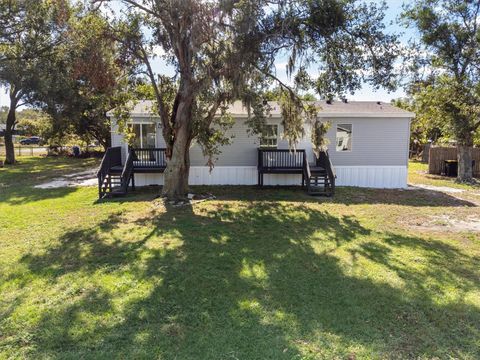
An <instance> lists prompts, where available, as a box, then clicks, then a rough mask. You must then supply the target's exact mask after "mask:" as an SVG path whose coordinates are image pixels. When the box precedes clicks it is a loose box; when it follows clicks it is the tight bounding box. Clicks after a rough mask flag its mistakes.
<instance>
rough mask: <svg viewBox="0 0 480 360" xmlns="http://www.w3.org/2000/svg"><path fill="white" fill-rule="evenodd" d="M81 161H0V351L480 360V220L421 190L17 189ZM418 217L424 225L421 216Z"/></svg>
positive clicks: (68, 355)
mask: <svg viewBox="0 0 480 360" xmlns="http://www.w3.org/2000/svg"><path fill="white" fill-rule="evenodd" d="M94 163H95V161H94V160H75V159H61V158H59V159H39V158H37V159H35V158H24V159H22V164H20V165H19V166H16V167H7V168H4V169H0V249H1V256H0V358H33V359H47V358H65V359H79V358H84V359H98V358H104V359H113V358H146V359H152V358H155V359H323V358H326V359H330V358H339V359H344V358H345V359H346V358H350V359H353V358H357V359H361V358H363V359H370V358H426V359H427V358H428V359H432V358H439V359H444V358H464V359H478V358H480V235H479V233H478V232H477V233H475V232H473V231H468V230H466V231H458V230H452V229H449V228H448V227H445V229H443V228H442V226H441V224H438V223H435V221H433V222H432V219H439V218H440V219H443V218H444V217H446V216H447V217H450V218H454V219H463V220H465V219H468V218H470V217H475V216H476V217H477V218H480V212H479V207H478V206H477V205H476V204H475V203H473V202H471V201H469V200H465V199H461V198H457V197H453V196H450V195H448V194H442V193H433V192H431V191H425V190H403V191H400V190H390V191H389V190H367V189H355V188H339V189H338V191H337V194H336V196H335V197H334V198H333V199H331V198H313V197H309V196H307V195H305V194H304V193H303V192H302V191H301V190H300V189H295V188H292V189H264V190H258V189H256V188H254V187H214V188H208V189H207V188H196V189H194V190H195V191H196V192H203V191H210V192H213V193H214V194H215V195H216V196H217V199H216V200H211V201H205V202H202V203H198V204H196V205H194V206H193V207H190V206H187V207H179V208H173V207H168V208H165V207H164V206H163V205H162V203H161V202H159V201H158V200H155V196H156V194H157V192H158V189H143V190H139V191H137V192H135V193H134V194H130V195H128V196H126V197H124V198H120V199H115V200H109V201H100V202H99V201H97V189H96V188H95V187H87V188H62V189H48V190H41V189H33V188H32V185H34V184H37V183H41V182H44V181H46V179H48V178H51V177H52V176H56V175H59V174H62V173H67V172H75V171H77V170H78V169H80V168H85V167H88V166H92V165H93V164H94ZM426 224H433V225H432V226H431V227H429V226H426Z"/></svg>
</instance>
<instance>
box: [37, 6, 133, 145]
mask: <svg viewBox="0 0 480 360" xmlns="http://www.w3.org/2000/svg"><path fill="white" fill-rule="evenodd" d="M129 69H130V67H129V66H128V64H125V63H123V62H121V61H120V58H119V52H118V44H117V43H116V42H115V41H113V38H112V36H111V33H110V27H109V24H108V22H107V20H106V19H105V17H104V16H102V14H101V13H100V12H98V11H86V9H82V8H80V7H78V8H77V10H76V16H72V17H70V18H69V21H68V26H67V28H66V31H65V34H64V41H63V44H62V46H61V47H60V48H59V49H58V51H57V52H56V56H55V57H54V58H53V60H52V61H51V62H49V63H48V64H47V68H46V69H45V71H43V74H46V75H45V76H43V77H42V82H43V86H42V87H41V89H39V90H38V91H36V92H35V94H34V96H33V98H34V99H35V102H34V105H35V106H37V107H41V108H42V109H43V110H44V111H45V112H47V113H48V114H49V115H50V116H51V119H52V125H53V126H52V133H51V136H52V137H53V138H59V137H60V138H61V137H64V136H66V135H76V136H78V137H80V138H83V139H85V140H86V141H88V140H89V139H95V140H97V141H98V142H99V143H100V144H101V145H102V146H103V147H104V148H105V149H106V148H107V147H109V146H110V121H109V119H108V117H107V112H108V111H110V110H113V109H117V110H118V109H119V108H122V107H123V106H125V104H126V103H127V102H128V101H129V100H130V98H131V94H129V92H128V90H129V88H130V82H131V81H130V80H131V75H132V73H131V72H129ZM52 70H55V71H54V72H53V74H52Z"/></svg>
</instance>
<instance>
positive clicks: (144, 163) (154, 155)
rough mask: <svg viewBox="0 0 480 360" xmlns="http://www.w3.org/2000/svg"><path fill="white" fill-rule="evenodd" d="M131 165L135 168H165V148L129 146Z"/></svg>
mask: <svg viewBox="0 0 480 360" xmlns="http://www.w3.org/2000/svg"><path fill="white" fill-rule="evenodd" d="M130 150H131V152H132V157H133V166H134V168H136V169H147V168H150V169H152V168H165V167H166V166H167V159H166V156H165V151H166V149H165V148H131V149H130Z"/></svg>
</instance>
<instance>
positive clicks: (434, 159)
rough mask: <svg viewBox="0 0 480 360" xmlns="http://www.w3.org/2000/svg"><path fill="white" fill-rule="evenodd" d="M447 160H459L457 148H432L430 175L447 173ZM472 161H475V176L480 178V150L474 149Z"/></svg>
mask: <svg viewBox="0 0 480 360" xmlns="http://www.w3.org/2000/svg"><path fill="white" fill-rule="evenodd" d="M445 160H457V148H455V147H435V146H432V147H430V151H429V156H428V173H429V174H437V175H440V174H442V173H443V172H444V171H445ZM472 160H475V166H474V168H473V176H475V177H480V148H473V149H472Z"/></svg>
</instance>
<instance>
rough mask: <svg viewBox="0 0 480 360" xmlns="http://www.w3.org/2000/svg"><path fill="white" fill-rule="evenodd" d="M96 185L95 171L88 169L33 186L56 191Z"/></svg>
mask: <svg viewBox="0 0 480 360" xmlns="http://www.w3.org/2000/svg"><path fill="white" fill-rule="evenodd" d="M96 184H97V170H96V169H90V170H86V171H82V172H78V173H74V174H68V175H63V176H61V177H58V178H54V179H53V180H51V181H49V182H46V183H42V184H39V185H35V186H34V188H36V189H56V188H62V187H72V186H94V185H96Z"/></svg>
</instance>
